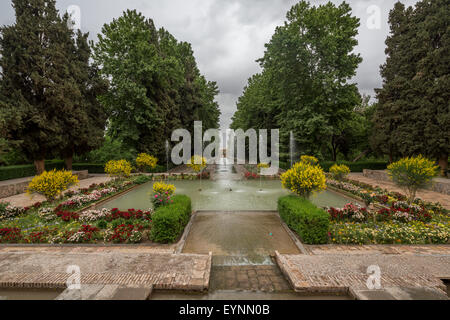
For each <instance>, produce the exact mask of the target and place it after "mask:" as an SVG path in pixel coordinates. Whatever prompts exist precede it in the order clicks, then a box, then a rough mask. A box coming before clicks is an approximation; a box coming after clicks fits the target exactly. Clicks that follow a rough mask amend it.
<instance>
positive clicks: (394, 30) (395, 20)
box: [371, 0, 450, 171]
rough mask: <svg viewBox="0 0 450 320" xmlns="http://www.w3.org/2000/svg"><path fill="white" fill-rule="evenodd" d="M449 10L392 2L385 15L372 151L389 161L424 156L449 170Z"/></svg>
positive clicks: (438, 0) (440, 3)
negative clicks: (384, 56)
mask: <svg viewBox="0 0 450 320" xmlns="http://www.w3.org/2000/svg"><path fill="white" fill-rule="evenodd" d="M449 16H450V6H449V4H448V1H446V0H435V1H429V0H424V1H419V2H417V3H416V6H415V8H413V7H409V8H405V6H404V5H403V4H402V3H400V2H397V3H396V4H395V7H394V9H393V10H392V11H391V12H390V15H389V24H390V28H391V33H390V35H389V37H388V38H387V40H386V45H387V48H386V54H387V61H386V63H385V64H384V65H383V66H382V68H381V75H382V77H383V87H382V88H381V89H379V90H377V95H378V100H379V103H378V107H377V109H376V112H375V116H374V131H373V136H372V139H371V140H372V144H373V147H374V149H376V150H377V151H378V152H380V153H383V154H388V155H390V156H391V158H394V157H396V158H398V157H402V156H411V155H418V154H423V155H425V156H427V157H430V158H433V159H439V162H440V165H441V168H442V169H443V170H444V171H445V170H447V167H448V157H449V151H450V130H449V128H450V104H449V101H450V91H449V87H450V72H449V71H450V29H449V27H448V17H449Z"/></svg>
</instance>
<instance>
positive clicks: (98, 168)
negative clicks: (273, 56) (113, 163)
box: [72, 163, 105, 173]
mask: <svg viewBox="0 0 450 320" xmlns="http://www.w3.org/2000/svg"><path fill="white" fill-rule="evenodd" d="M72 170H74V171H83V170H88V171H89V173H105V165H104V164H101V163H74V164H73V165H72Z"/></svg>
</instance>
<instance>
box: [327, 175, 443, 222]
mask: <svg viewBox="0 0 450 320" xmlns="http://www.w3.org/2000/svg"><path fill="white" fill-rule="evenodd" d="M327 185H328V186H330V187H332V188H335V189H339V190H342V191H345V192H347V193H350V194H352V195H354V196H355V197H357V198H360V199H362V200H363V201H367V200H368V201H369V202H372V203H375V204H378V205H382V206H391V205H392V204H393V203H395V202H404V201H406V200H407V199H406V196H405V195H403V194H401V193H398V192H390V191H388V190H386V189H382V188H378V187H377V188H374V187H372V186H371V185H369V184H365V183H362V182H358V181H353V180H349V179H344V180H343V181H337V180H334V179H331V178H330V177H328V178H327ZM414 204H415V205H417V206H420V207H424V208H425V209H426V210H427V211H428V212H429V213H431V214H448V210H446V209H445V208H443V207H442V205H441V204H440V203H438V202H436V203H431V202H426V201H423V200H421V199H415V200H414Z"/></svg>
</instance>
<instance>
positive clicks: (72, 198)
mask: <svg viewBox="0 0 450 320" xmlns="http://www.w3.org/2000/svg"><path fill="white" fill-rule="evenodd" d="M142 177H144V176H134V177H131V178H129V179H127V180H125V181H123V180H121V181H119V180H117V181H111V182H108V183H106V184H92V185H91V186H89V187H88V188H84V189H79V190H77V191H67V192H66V193H65V194H64V195H62V196H60V197H59V198H58V199H57V200H54V201H46V202H44V203H39V202H38V203H36V204H34V205H33V206H31V207H30V208H19V207H15V206H12V205H10V204H7V203H0V229H1V232H0V243H97V242H99V241H104V239H105V238H107V237H105V235H106V233H107V231H108V230H113V229H114V226H116V225H117V223H119V224H125V225H127V226H128V225H133V226H135V225H139V226H140V227H139V229H140V232H141V235H140V237H137V235H136V233H134V235H133V236H131V235H130V237H131V239H130V241H129V242H132V243H135V242H136V241H137V240H136V239H138V238H139V239H140V241H142V240H143V239H145V238H146V237H147V239H148V236H147V234H148V232H149V231H150V222H151V214H152V211H150V210H149V211H147V212H143V211H140V210H134V209H130V210H128V211H124V212H123V211H119V210H118V209H113V210H109V209H102V210H87V211H83V209H85V208H87V207H89V206H91V205H93V204H95V203H96V202H98V201H102V200H105V199H107V198H109V197H111V196H113V195H116V194H117V193H119V192H122V191H126V190H128V189H130V188H131V187H133V186H134V185H139V184H140V183H141V182H142ZM142 226H143V227H144V229H145V230H144V229H142ZM122 242H128V239H125V240H123V241H122Z"/></svg>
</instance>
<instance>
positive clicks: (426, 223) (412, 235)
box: [328, 201, 450, 245]
mask: <svg viewBox="0 0 450 320" xmlns="http://www.w3.org/2000/svg"><path fill="white" fill-rule="evenodd" d="M328 212H329V214H330V219H331V223H330V229H329V234H328V235H329V239H328V241H329V243H338V244H361V245H362V244H446V243H449V241H450V217H449V216H448V215H446V214H436V213H434V212H430V211H428V210H427V209H426V208H425V207H424V206H419V205H415V204H412V205H409V204H408V203H406V202H402V201H398V202H394V203H392V204H391V206H390V207H389V208H383V209H381V210H378V211H375V212H369V211H368V210H367V209H365V208H362V207H360V206H357V205H353V204H347V205H346V206H345V207H344V208H342V209H336V208H329V209H328Z"/></svg>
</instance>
